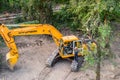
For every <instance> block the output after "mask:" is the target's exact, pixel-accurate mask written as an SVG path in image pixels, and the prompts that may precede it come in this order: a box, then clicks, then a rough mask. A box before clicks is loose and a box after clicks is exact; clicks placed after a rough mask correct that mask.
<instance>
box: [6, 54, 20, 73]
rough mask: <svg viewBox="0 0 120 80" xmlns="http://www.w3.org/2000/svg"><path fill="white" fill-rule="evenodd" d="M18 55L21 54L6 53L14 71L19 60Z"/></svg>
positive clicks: (9, 65) (8, 62)
mask: <svg viewBox="0 0 120 80" xmlns="http://www.w3.org/2000/svg"><path fill="white" fill-rule="evenodd" d="M18 56H19V55H18V54H14V55H12V54H11V53H10V52H9V53H7V54H6V61H7V64H8V67H9V68H10V70H12V71H13V70H14V66H15V65H16V63H17V61H18Z"/></svg>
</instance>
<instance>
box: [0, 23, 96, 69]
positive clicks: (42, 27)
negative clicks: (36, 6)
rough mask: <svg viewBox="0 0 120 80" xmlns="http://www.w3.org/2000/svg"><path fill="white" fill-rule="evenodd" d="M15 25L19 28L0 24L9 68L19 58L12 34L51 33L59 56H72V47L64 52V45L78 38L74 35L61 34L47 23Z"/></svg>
mask: <svg viewBox="0 0 120 80" xmlns="http://www.w3.org/2000/svg"><path fill="white" fill-rule="evenodd" d="M13 26H14V25H13ZM17 26H18V27H19V28H15V29H8V28H7V26H5V25H3V24H2V25H0V35H1V36H2V37H3V39H4V41H5V43H6V45H7V46H8V48H9V52H8V53H7V54H6V60H7V62H8V66H9V68H10V69H11V70H13V68H14V66H15V65H16V63H17V61H18V58H19V54H18V49H17V47H16V44H15V41H14V36H24V35H42V34H47V35H51V36H52V38H53V40H54V41H55V43H56V45H57V47H58V48H59V55H60V57H62V58H69V57H73V56H74V53H73V48H71V49H70V52H69V54H65V48H64V47H65V46H68V47H69V44H70V45H72V43H73V41H77V40H79V39H78V38H77V37H76V36H74V35H71V36H63V35H62V34H61V33H60V32H59V31H58V30H57V29H56V28H55V27H54V26H52V25H49V24H22V25H17ZM78 45H79V43H77V46H78ZM78 47H79V46H78ZM81 48H82V49H83V50H88V48H87V45H86V44H82V45H81ZM91 48H92V50H94V48H96V45H95V44H94V45H92V47H91ZM81 55H84V54H83V53H81V52H80V53H79V56H81Z"/></svg>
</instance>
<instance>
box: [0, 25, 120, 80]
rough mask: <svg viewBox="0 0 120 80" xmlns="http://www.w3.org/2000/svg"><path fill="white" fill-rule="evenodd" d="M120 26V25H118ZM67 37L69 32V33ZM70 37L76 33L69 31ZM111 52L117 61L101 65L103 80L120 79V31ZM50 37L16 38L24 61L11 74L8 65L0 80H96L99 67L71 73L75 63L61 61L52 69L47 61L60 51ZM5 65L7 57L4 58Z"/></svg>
mask: <svg viewBox="0 0 120 80" xmlns="http://www.w3.org/2000/svg"><path fill="white" fill-rule="evenodd" d="M118 26H119V27H120V25H118ZM66 34H67V33H66ZM69 34H72V33H71V32H69ZM115 35H116V37H115V39H114V41H113V43H112V46H111V49H112V52H113V54H115V56H116V57H115V58H114V59H111V60H104V62H103V64H102V65H101V80H120V29H119V30H117V31H116V33H115ZM48 37H49V36H47V37H46V36H22V37H16V38H15V41H16V44H17V46H18V50H19V54H20V58H19V61H18V63H17V64H16V67H15V70H14V71H10V70H9V69H8V68H7V65H6V63H4V64H3V66H2V69H1V71H0V80H95V67H88V68H86V69H84V68H82V69H80V71H79V72H71V67H70V65H71V62H70V61H67V60H61V61H59V62H57V63H56V64H55V66H54V67H52V68H48V67H46V65H45V62H46V60H47V58H48V57H49V55H50V54H51V53H52V52H53V51H54V50H55V49H56V45H55V43H54V42H53V40H52V39H51V38H48ZM7 52H8V49H7V48H6V47H4V48H1V51H0V53H2V54H3V56H5V55H6V53H7ZM3 62H5V58H4V59H3Z"/></svg>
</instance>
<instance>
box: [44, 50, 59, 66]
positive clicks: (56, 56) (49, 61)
mask: <svg viewBox="0 0 120 80" xmlns="http://www.w3.org/2000/svg"><path fill="white" fill-rule="evenodd" d="M59 58H60V56H59V50H58V49H56V50H55V51H54V52H53V53H52V54H51V55H50V57H49V58H48V59H47V61H46V66H47V67H52V66H53V65H54V64H55V63H56V62H57V61H58V60H59Z"/></svg>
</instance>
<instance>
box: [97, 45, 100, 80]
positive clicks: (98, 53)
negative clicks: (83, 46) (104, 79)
mask: <svg viewBox="0 0 120 80" xmlns="http://www.w3.org/2000/svg"><path fill="white" fill-rule="evenodd" d="M97 59H98V60H97V66H96V80H100V65H101V49H100V45H99V44H98V45H97Z"/></svg>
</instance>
